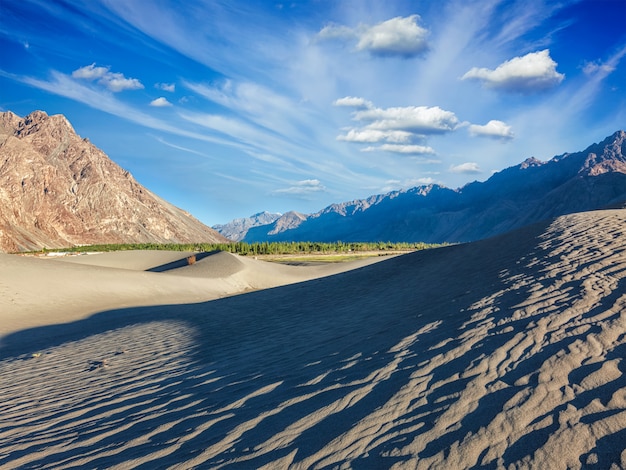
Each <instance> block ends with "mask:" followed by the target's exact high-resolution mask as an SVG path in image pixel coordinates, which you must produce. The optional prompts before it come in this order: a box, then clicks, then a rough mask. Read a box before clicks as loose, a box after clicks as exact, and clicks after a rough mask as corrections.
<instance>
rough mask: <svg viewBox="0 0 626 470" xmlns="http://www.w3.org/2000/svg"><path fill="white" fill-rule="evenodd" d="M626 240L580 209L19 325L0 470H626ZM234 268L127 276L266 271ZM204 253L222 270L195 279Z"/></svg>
mask: <svg viewBox="0 0 626 470" xmlns="http://www.w3.org/2000/svg"><path fill="white" fill-rule="evenodd" d="M624 227H626V211H625V210H609V211H598V212H590V213H581V214H574V215H570V216H564V217H560V218H558V219H556V220H554V221H553V222H551V223H540V224H536V225H533V226H530V227H526V228H524V229H521V230H518V231H516V232H511V233H509V234H506V235H503V236H499V237H497V238H493V239H489V240H483V241H480V242H476V243H471V244H465V245H456V246H450V247H446V248H440V249H436V250H428V251H423V252H417V253H413V254H410V255H404V256H399V257H395V258H391V259H387V260H385V261H384V262H380V263H376V264H372V265H370V266H362V267H361V269H355V270H351V271H347V272H343V273H334V274H333V273H330V272H329V273H327V274H332V275H329V276H326V277H319V276H317V277H316V278H315V279H312V280H309V281H306V282H295V283H290V284H288V285H283V286H282V287H276V288H272V289H265V290H259V291H256V292H250V293H246V294H243V295H237V296H232V297H228V298H221V299H216V300H212V301H208V302H200V303H189V304H182V303H179V304H176V305H152V306H145V307H135V308H121V309H119V308H118V309H116V310H108V311H103V312H101V313H97V314H94V315H91V316H89V317H86V316H85V315H82V316H77V317H76V318H75V319H73V320H72V321H71V322H68V323H67V324H65V325H62V326H60V327H54V326H43V325H41V326H39V327H37V328H31V329H28V330H22V331H15V330H13V332H12V333H10V334H6V335H5V336H4V337H3V338H2V341H3V342H2V347H1V348H0V358H1V360H0V376H2V377H12V378H14V380H11V381H2V383H1V384H0V449H3V452H2V453H0V467H2V468H13V467H16V466H20V465H23V466H26V467H54V468H69V467H76V466H83V467H91V468H104V467H106V468H130V467H136V466H140V465H145V466H147V467H153V466H159V467H164V468H223V467H235V468H326V467H330V468H334V467H342V468H473V467H487V468H563V469H565V468H607V469H608V468H624V467H626V450H625V446H624V442H626V377H625V375H624V373H625V372H626V369H625V366H624V362H623V358H624V356H625V354H626V279H625V278H626V233H625V232H624ZM228 256H231V255H228ZM228 256H222V257H220V258H214V259H213V260H211V257H210V256H209V257H206V258H205V259H204V260H200V261H199V262H198V263H197V264H196V265H193V266H189V267H188V268H182V269H181V270H180V271H178V272H177V273H169V274H168V273H139V272H138V273H131V274H133V275H136V274H138V275H139V276H135V279H139V278H140V277H142V276H146V277H145V281H146V283H147V285H149V283H152V282H154V279H157V277H156V276H162V279H167V280H168V282H172V283H174V284H173V285H176V286H177V287H180V288H182V286H185V285H188V286H189V285H191V284H194V283H196V282H198V283H199V284H198V286H200V285H202V286H208V285H212V284H213V283H215V282H217V281H218V280H221V281H224V282H226V281H227V279H229V278H236V277H237V276H243V275H244V273H248V274H247V275H250V276H252V277H249V278H247V279H248V281H250V279H254V277H255V276H257V275H259V276H260V275H261V274H262V272H263V268H261V267H260V266H259V264H258V263H255V262H254V261H255V260H248V259H238V260H236V261H237V262H241V263H242V264H241V265H238V264H236V263H233V260H232V259H230V258H228ZM32 261H36V260H32ZM205 262H206V264H204V265H203V263H205ZM211 262H214V263H216V265H220V264H221V265H223V266H226V267H227V268H228V269H227V270H230V271H234V272H231V274H229V275H228V276H227V277H225V278H220V279H217V278H210V277H206V272H205V271H206V270H208V269H209V266H210V264H211ZM48 264H49V265H50V266H56V267H60V266H65V268H64V269H66V268H67V269H69V268H74V269H75V268H78V266H70V264H69V263H67V264H65V265H63V263H56V262H55V263H48ZM234 264H236V266H235V267H237V269H236V270H235V269H233V265H234ZM68 266H69V268H68ZM241 266H243V267H241ZM240 267H241V269H239V268H240ZM274 268H276V270H277V271H276V272H277V273H278V272H279V271H280V270H281V269H282V268H286V267H285V266H275V267H274ZM274 268H272V269H274ZM89 269H90V270H93V269H92V268H89ZM102 269H105V268H102ZM106 269H108V270H109V271H107V272H112V271H111V268H106ZM184 270H188V272H187V273H186V274H185V273H184V272H183V271H184ZM255 270H258V272H257V274H254V275H251V274H250V273H254V272H256V271H255ZM113 271H114V272H115V273H117V274H119V273H120V272H122V270H113ZM192 271H194V272H195V274H194V275H193V276H192V275H188V274H191V272H192ZM202 272H204V275H200V273H202ZM290 272H291V271H290ZM64 275H66V274H64ZM267 277H270V276H269V275H268V276H267ZM291 279H292V280H293V279H295V278H294V277H291ZM301 280H302V281H304V280H305V279H304V276H303V278H302V279H301ZM179 281H180V284H176V282H179ZM186 283H187V284H186ZM200 283H203V284H200ZM188 289H191V288H190V287H188ZM194 289H195V287H194ZM196 294H197V292H195V293H194V294H193V295H196ZM180 295H181V296H182V294H180ZM189 295H191V290H189ZM65 308H67V309H72V308H75V306H73V305H71V304H66V305H65ZM4 311H5V310H3V312H4ZM3 315H4V313H3ZM61 328H62V332H61ZM61 333H62V334H61ZM42 378H45V380H42Z"/></svg>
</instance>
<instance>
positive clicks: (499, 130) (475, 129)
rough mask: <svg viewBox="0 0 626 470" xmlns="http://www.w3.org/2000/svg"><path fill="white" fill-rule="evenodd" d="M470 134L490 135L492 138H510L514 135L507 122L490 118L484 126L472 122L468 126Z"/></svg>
mask: <svg viewBox="0 0 626 470" xmlns="http://www.w3.org/2000/svg"><path fill="white" fill-rule="evenodd" d="M468 130H469V133H470V135H472V136H474V137H476V136H479V137H491V138H494V139H502V140H510V139H512V138H513V137H514V134H513V130H512V129H511V126H509V125H508V124H506V123H504V122H502V121H498V120H495V119H492V120H491V121H489V122H488V123H487V124H485V125H484V126H479V125H478V124H472V125H470V126H469V128H468Z"/></svg>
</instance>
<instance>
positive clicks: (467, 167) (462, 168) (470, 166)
mask: <svg viewBox="0 0 626 470" xmlns="http://www.w3.org/2000/svg"><path fill="white" fill-rule="evenodd" d="M481 172H482V170H481V169H480V168H479V167H478V163H475V162H466V163H461V164H460V165H452V166H451V167H450V173H464V174H472V173H481Z"/></svg>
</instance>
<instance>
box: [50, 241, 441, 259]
mask: <svg viewBox="0 0 626 470" xmlns="http://www.w3.org/2000/svg"><path fill="white" fill-rule="evenodd" d="M438 246H442V245H441V244H428V243H422V242H417V243H406V242H402V243H391V242H350V243H346V242H341V241H338V242H333V243H323V242H272V243H268V242H262V243H246V242H236V243H193V244H167V243H166V244H158V243H136V244H119V245H85V246H74V247H70V248H44V249H43V250H42V251H41V252H39V253H50V252H67V253H85V252H94V251H98V252H101V251H127V250H169V251H196V252H204V251H227V252H229V253H236V254H239V255H251V256H257V255H297V254H302V255H305V254H307V255H308V254H333V253H353V254H354V253H359V252H372V251H379V252H391V251H394V252H395V251H417V250H424V249H426V248H435V247H438Z"/></svg>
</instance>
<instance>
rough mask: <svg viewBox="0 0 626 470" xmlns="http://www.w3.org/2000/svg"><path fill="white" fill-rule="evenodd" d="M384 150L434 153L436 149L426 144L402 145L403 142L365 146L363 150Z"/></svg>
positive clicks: (403, 152) (414, 153)
mask: <svg viewBox="0 0 626 470" xmlns="http://www.w3.org/2000/svg"><path fill="white" fill-rule="evenodd" d="M377 150H382V151H384V152H392V153H402V154H406V155H432V154H434V153H435V150H434V149H433V148H432V147H427V146H425V145H401V144H383V145H379V146H377V147H365V148H364V149H361V151H362V152H374V151H377Z"/></svg>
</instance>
